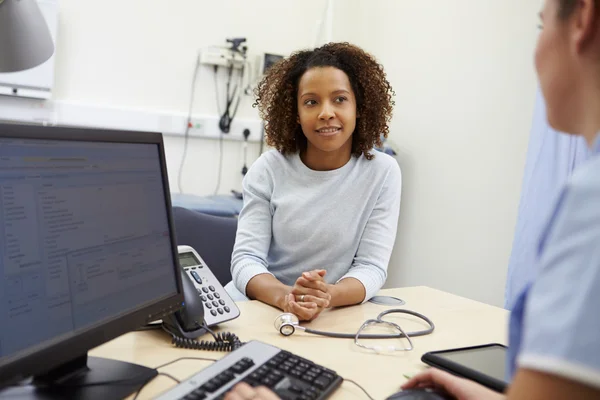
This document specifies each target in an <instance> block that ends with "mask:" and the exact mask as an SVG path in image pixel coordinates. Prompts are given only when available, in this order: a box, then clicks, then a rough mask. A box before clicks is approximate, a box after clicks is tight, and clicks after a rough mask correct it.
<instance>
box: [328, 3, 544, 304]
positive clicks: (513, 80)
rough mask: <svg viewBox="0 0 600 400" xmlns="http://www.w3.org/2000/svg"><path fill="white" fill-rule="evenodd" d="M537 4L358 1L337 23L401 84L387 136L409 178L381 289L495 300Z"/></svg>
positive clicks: (501, 278)
mask: <svg viewBox="0 0 600 400" xmlns="http://www.w3.org/2000/svg"><path fill="white" fill-rule="evenodd" d="M340 3H343V4H344V7H347V6H348V5H349V4H348V3H349V2H348V1H343V2H339V3H338V5H337V7H336V9H337V11H338V12H339V15H344V12H343V11H342V12H340V10H339V9H340ZM541 3H542V2H541V0H537V1H523V0H503V1H495V0H453V1H443V0H438V1H434V2H433V3H432V2H423V1H404V0H402V1H400V0H398V1H386V0H371V1H369V2H368V4H367V2H363V1H353V4H352V6H351V8H352V9H353V10H354V15H350V16H349V19H347V20H346V21H347V23H348V24H349V25H352V26H353V29H352V30H351V31H350V32H348V31H344V30H343V29H341V27H340V26H339V25H336V29H335V35H336V36H335V39H336V40H339V39H343V38H348V40H352V41H354V42H355V43H357V44H359V45H361V46H363V47H364V48H366V49H367V50H369V51H371V52H372V53H373V54H374V55H375V56H377V57H378V59H379V60H380V62H381V63H382V64H383V65H384V67H385V69H386V71H387V73H388V76H389V79H390V81H391V83H392V85H393V87H394V89H395V91H396V93H397V97H396V108H395V117H394V119H393V123H392V126H391V136H390V138H391V140H392V141H393V142H394V143H395V144H396V146H397V147H398V148H399V149H400V154H399V162H400V164H401V167H402V170H403V176H404V186H403V199H402V200H403V201H402V210H401V217H400V225H399V232H398V237H397V240H396V245H395V248H394V253H393V255H392V261H391V263H390V274H389V280H388V283H387V286H390V287H395V286H407V285H420V284H424V285H429V286H433V287H435V288H439V289H442V290H446V291H449V292H453V293H457V294H460V295H464V296H467V297H470V298H473V299H476V300H480V301H484V302H487V303H491V304H495V305H498V306H501V305H502V303H503V298H504V285H505V280H506V271H507V265H508V258H509V254H510V249H511V244H512V239H513V229H514V225H515V221H516V212H517V206H518V200H519V195H520V189H521V186H520V185H521V178H522V174H523V168H524V162H525V154H526V148H527V143H528V137H529V129H530V125H531V119H532V112H533V105H534V98H535V90H536V85H537V80H536V77H535V73H534V67H533V52H534V46H535V41H536V39H537V34H538V33H537V29H536V27H537V24H538V21H537V13H538V11H539V9H540V7H541ZM348 8H350V7H348ZM346 13H347V11H346ZM336 15H338V14H336ZM346 18H348V15H347V14H346ZM339 22H340V21H339V20H338V19H336V23H339Z"/></svg>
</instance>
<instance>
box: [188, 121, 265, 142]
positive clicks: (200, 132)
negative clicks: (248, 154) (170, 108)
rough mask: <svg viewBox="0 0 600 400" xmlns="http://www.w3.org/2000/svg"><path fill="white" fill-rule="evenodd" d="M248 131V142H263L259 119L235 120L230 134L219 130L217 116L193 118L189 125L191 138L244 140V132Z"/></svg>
mask: <svg viewBox="0 0 600 400" xmlns="http://www.w3.org/2000/svg"><path fill="white" fill-rule="evenodd" d="M245 129H248V130H249V131H250V135H249V136H248V141H250V142H258V141H260V140H261V134H262V122H261V120H259V119H239V118H235V119H234V120H233V122H232V123H231V129H230V131H229V133H222V132H221V129H220V128H219V118H218V117H216V116H214V117H213V116H202V117H196V118H192V119H191V121H190V125H189V135H190V136H191V137H198V138H206V139H219V138H221V137H222V138H223V139H226V140H244V130H245Z"/></svg>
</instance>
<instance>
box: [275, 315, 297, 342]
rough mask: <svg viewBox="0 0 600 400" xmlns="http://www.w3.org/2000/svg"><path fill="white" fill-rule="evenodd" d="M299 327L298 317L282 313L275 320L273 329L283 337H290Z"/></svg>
mask: <svg viewBox="0 0 600 400" xmlns="http://www.w3.org/2000/svg"><path fill="white" fill-rule="evenodd" d="M299 325H300V320H298V317H297V316H296V315H294V314H292V313H283V314H280V315H279V316H278V317H277V318H275V329H277V330H278V331H279V333H281V334H282V335H283V336H290V335H292V334H293V333H294V332H295V331H296V327H297V326H299Z"/></svg>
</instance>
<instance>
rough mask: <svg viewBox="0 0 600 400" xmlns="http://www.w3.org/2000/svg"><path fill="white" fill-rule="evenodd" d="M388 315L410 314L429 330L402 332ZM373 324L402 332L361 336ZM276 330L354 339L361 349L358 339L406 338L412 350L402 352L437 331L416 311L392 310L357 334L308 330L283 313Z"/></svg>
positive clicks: (291, 315) (381, 315)
mask: <svg viewBox="0 0 600 400" xmlns="http://www.w3.org/2000/svg"><path fill="white" fill-rule="evenodd" d="M388 314H409V315H412V316H415V317H417V318H419V319H421V320H423V321H425V322H426V323H427V324H428V325H429V327H428V328H427V329H423V330H420V331H415V332H404V330H402V328H401V327H400V326H399V325H397V324H395V323H393V322H389V321H385V320H383V317H384V316H386V315H388ZM372 324H386V325H390V326H392V327H394V328H396V329H398V330H399V331H400V332H399V333H394V334H365V333H363V334H361V333H360V332H361V331H362V330H363V329H364V328H366V327H367V326H369V325H372ZM275 329H277V330H278V331H279V333H281V334H282V335H283V336H290V335H292V334H294V332H296V329H299V330H301V331H304V332H306V333H312V334H313V335H320V336H327V337H331V338H339V339H354V340H355V343H356V344H357V345H359V346H361V347H365V346H362V345H360V344H359V343H357V341H358V339H400V338H406V339H408V341H409V343H410V348H407V349H402V350H412V347H413V346H412V341H411V340H410V338H411V337H416V336H425V335H429V334H431V333H432V332H433V330H434V329H435V325H434V323H433V322H432V321H431V320H430V319H429V318H427V317H426V316H424V315H423V314H420V313H418V312H416V311H411V310H402V309H391V310H386V311H383V312H381V313H380V314H379V315H378V316H377V318H376V319H369V320H367V321H365V322H364V323H363V324H362V326H361V328H360V329H359V330H358V332H357V333H339V332H326V331H319V330H317V329H310V328H306V327H304V326H302V325H300V321H299V320H298V317H297V316H296V315H294V314H292V313H283V314H280V315H279V316H278V317H277V318H275Z"/></svg>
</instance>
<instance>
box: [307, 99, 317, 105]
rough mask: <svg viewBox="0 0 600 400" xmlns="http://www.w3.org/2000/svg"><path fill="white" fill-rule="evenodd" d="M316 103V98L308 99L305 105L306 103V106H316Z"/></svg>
mask: <svg viewBox="0 0 600 400" xmlns="http://www.w3.org/2000/svg"><path fill="white" fill-rule="evenodd" d="M315 104H317V102H316V101H314V100H306V101H305V102H304V105H305V106H314V105H315Z"/></svg>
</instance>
